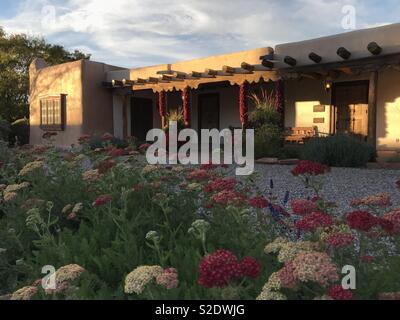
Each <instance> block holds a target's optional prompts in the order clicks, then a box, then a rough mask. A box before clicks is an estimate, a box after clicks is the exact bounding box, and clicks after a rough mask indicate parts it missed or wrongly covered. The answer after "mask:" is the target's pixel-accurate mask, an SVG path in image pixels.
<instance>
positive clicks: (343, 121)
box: [333, 81, 369, 140]
mask: <svg viewBox="0 0 400 320" xmlns="http://www.w3.org/2000/svg"><path fill="white" fill-rule="evenodd" d="M368 87H369V85H368V81H360V82H345V83H338V84H336V85H335V87H334V92H333V104H334V106H335V109H336V132H337V133H346V134H354V135H357V136H359V137H360V138H361V139H363V140H365V139H366V138H367V136H368Z"/></svg>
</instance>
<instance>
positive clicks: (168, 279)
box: [156, 268, 179, 290]
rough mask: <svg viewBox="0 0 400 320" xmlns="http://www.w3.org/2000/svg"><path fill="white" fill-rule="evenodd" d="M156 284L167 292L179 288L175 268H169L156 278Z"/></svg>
mask: <svg viewBox="0 0 400 320" xmlns="http://www.w3.org/2000/svg"><path fill="white" fill-rule="evenodd" d="M156 283H157V284H158V285H160V286H162V287H164V288H166V289H167V290H171V289H175V288H178V286H179V279H178V271H177V270H176V269H175V268H169V269H166V270H164V271H163V273H161V274H160V275H158V276H157V277H156Z"/></svg>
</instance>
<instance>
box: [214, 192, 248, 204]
mask: <svg viewBox="0 0 400 320" xmlns="http://www.w3.org/2000/svg"><path fill="white" fill-rule="evenodd" d="M212 200H213V201H214V202H215V203H218V204H224V205H228V204H240V203H241V202H243V201H245V200H246V197H245V196H244V195H243V194H241V193H238V192H236V191H232V190H223V191H221V192H219V193H217V194H216V195H214V196H213V197H212Z"/></svg>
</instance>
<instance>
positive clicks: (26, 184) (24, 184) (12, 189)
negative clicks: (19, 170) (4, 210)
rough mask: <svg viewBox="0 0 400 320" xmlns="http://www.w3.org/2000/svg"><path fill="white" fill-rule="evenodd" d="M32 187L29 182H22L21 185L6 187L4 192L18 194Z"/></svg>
mask: <svg viewBox="0 0 400 320" xmlns="http://www.w3.org/2000/svg"><path fill="white" fill-rule="evenodd" d="M29 186H30V183H29V182H22V183H20V184H12V185H9V186H7V187H6V189H5V190H4V193H10V192H18V191H20V190H23V189H26V188H28V187H29Z"/></svg>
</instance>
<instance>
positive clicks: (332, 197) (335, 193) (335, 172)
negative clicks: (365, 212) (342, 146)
mask: <svg viewBox="0 0 400 320" xmlns="http://www.w3.org/2000/svg"><path fill="white" fill-rule="evenodd" d="M292 169H293V167H292V166H271V165H256V171H257V172H259V173H260V176H261V177H262V178H260V179H259V181H258V184H259V187H260V188H263V189H265V188H267V189H268V190H271V189H270V180H271V179H273V181H274V189H273V194H274V195H276V196H278V197H279V198H280V199H284V197H285V193H286V191H290V199H296V198H307V197H309V196H313V193H312V191H311V190H310V189H306V188H305V187H304V185H303V184H302V182H301V181H300V179H299V178H296V177H293V175H292V174H291V170H292ZM399 179H400V171H399V170H385V169H353V168H332V171H331V173H329V174H327V175H326V176H325V184H324V188H323V192H322V196H323V197H324V198H325V199H327V200H329V201H333V202H335V203H336V204H337V205H338V206H339V208H338V214H344V213H347V212H349V210H352V209H351V207H350V206H349V204H350V202H351V201H352V200H353V199H356V198H364V197H367V196H370V195H375V194H378V193H388V194H390V195H391V197H392V202H393V207H394V208H400V191H399V190H398V189H396V187H395V183H396V181H398V180H399ZM353 210H354V209H353Z"/></svg>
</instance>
